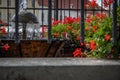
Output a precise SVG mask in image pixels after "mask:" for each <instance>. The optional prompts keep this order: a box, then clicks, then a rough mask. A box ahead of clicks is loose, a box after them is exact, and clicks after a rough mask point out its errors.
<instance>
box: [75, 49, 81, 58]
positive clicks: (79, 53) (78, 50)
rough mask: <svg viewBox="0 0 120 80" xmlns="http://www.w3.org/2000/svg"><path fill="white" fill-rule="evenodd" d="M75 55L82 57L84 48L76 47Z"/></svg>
mask: <svg viewBox="0 0 120 80" xmlns="http://www.w3.org/2000/svg"><path fill="white" fill-rule="evenodd" d="M73 55H74V57H82V49H81V48H76V50H75V51H74V52H73Z"/></svg>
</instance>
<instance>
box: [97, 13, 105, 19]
mask: <svg viewBox="0 0 120 80" xmlns="http://www.w3.org/2000/svg"><path fill="white" fill-rule="evenodd" d="M96 17H97V18H98V19H99V18H100V19H104V18H106V17H107V15H106V14H105V13H98V14H96Z"/></svg>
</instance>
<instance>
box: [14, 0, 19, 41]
mask: <svg viewBox="0 0 120 80" xmlns="http://www.w3.org/2000/svg"><path fill="white" fill-rule="evenodd" d="M18 12H19V0H15V43H19V17H18Z"/></svg>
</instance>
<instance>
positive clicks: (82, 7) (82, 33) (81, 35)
mask: <svg viewBox="0 0 120 80" xmlns="http://www.w3.org/2000/svg"><path fill="white" fill-rule="evenodd" d="M80 4H81V21H80V37H81V40H80V42H81V43H83V42H84V0H81V1H80Z"/></svg>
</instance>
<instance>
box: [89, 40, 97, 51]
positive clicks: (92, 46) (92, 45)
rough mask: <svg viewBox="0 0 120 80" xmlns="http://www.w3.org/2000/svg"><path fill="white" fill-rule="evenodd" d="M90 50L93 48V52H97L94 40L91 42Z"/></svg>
mask: <svg viewBox="0 0 120 80" xmlns="http://www.w3.org/2000/svg"><path fill="white" fill-rule="evenodd" d="M90 48H91V49H92V50H95V49H96V44H95V42H94V40H91V41H90Z"/></svg>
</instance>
